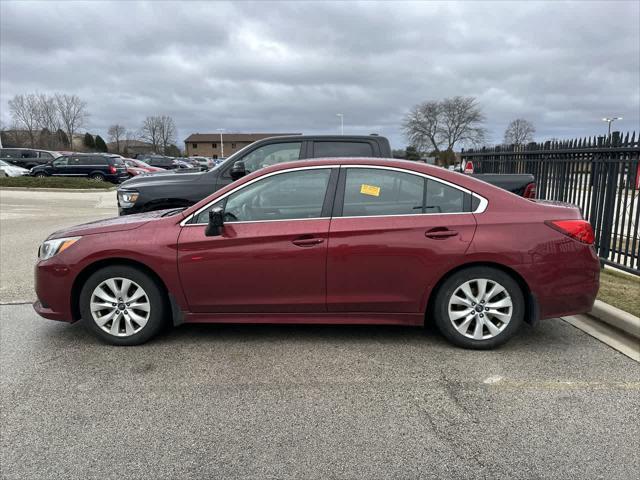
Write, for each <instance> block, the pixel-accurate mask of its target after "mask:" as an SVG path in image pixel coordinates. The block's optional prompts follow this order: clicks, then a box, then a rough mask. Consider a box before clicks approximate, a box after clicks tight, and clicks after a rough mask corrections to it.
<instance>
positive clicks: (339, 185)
mask: <svg viewBox="0 0 640 480" xmlns="http://www.w3.org/2000/svg"><path fill="white" fill-rule="evenodd" d="M592 243H593V232H592V229H591V226H590V225H589V223H588V222H586V221H585V220H583V219H582V217H581V215H580V211H579V210H578V209H577V208H576V207H573V206H570V205H566V204H557V203H547V202H542V201H538V202H534V201H530V200H525V199H523V198H521V197H518V196H516V195H513V194H511V193H509V192H506V191H504V190H501V189H498V188H496V187H494V186H492V185H489V184H487V183H484V182H481V181H479V180H475V179H473V178H471V177H468V176H465V175H462V174H459V173H454V172H449V171H447V170H445V169H441V168H437V167H433V166H429V165H424V164H420V163H415V162H404V161H398V160H380V159H377V160H373V159H364V158H350V159H331V160H307V161H299V162H293V163H285V164H278V165H274V166H271V167H267V168H263V169H261V170H259V171H257V172H254V173H252V174H251V175H248V176H246V177H244V178H242V179H240V180H238V181H237V182H235V183H232V184H231V185H229V186H227V187H226V188H223V189H222V190H219V191H217V192H215V193H214V194H212V195H211V196H209V197H208V198H206V199H204V200H202V201H201V202H199V203H197V204H195V205H193V206H191V207H189V208H186V209H174V210H165V211H160V212H157V211H156V212H150V213H143V214H138V215H131V216H126V217H117V218H113V219H110V220H104V221H98V222H94V223H89V224H85V225H80V226H77V227H72V228H68V229H65V230H62V231H59V232H56V233H54V234H53V235H51V236H50V237H49V238H48V239H47V240H46V241H45V242H44V243H43V244H42V246H41V247H40V251H39V261H38V264H37V265H36V293H37V295H38V300H37V301H36V302H35V304H34V307H35V309H36V311H37V312H38V313H39V314H40V315H42V316H43V317H45V318H50V319H54V320H62V321H66V322H74V321H76V320H79V319H81V318H82V319H84V321H85V323H86V324H87V326H88V327H89V328H90V329H91V330H92V331H93V332H95V334H97V335H98V336H99V337H100V338H102V339H103V340H106V341H107V342H109V343H112V344H117V345H135V344H140V343H142V342H145V341H147V340H149V339H150V338H152V337H153V336H154V335H156V334H157V333H158V332H159V331H160V330H161V328H162V327H163V325H165V324H173V325H178V324H181V323H183V322H197V323H203V322H235V323H324V324H329V323H344V324H393V325H414V326H420V325H423V324H424V323H425V322H429V321H433V322H435V324H436V325H437V326H438V328H439V330H440V331H441V332H442V334H443V335H444V336H445V337H446V338H447V339H449V340H450V341H451V342H453V343H455V344H457V345H460V346H463V347H469V348H492V347H495V346H497V345H500V344H502V343H504V342H505V341H507V340H508V339H509V338H510V337H512V336H513V335H514V334H515V332H516V331H517V330H518V327H519V326H520V325H521V324H522V322H530V323H534V322H536V321H537V320H539V319H544V318H552V317H558V316H561V315H570V314H576V313H582V312H587V311H589V310H590V309H591V306H592V305H593V302H594V299H595V297H596V293H597V291H598V282H599V262H598V258H597V256H596V253H595V251H594V248H593V246H592Z"/></svg>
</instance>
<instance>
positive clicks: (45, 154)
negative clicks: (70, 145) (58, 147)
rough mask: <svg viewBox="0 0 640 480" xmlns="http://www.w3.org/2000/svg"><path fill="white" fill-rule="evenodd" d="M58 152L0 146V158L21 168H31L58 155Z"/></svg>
mask: <svg viewBox="0 0 640 480" xmlns="http://www.w3.org/2000/svg"><path fill="white" fill-rule="evenodd" d="M60 156H61V154H60V152H54V151H51V150H37V149H34V148H0V160H4V161H7V162H11V163H12V164H13V165H15V166H17V167H22V168H27V169H29V168H33V167H35V166H36V165H43V164H45V163H48V162H50V161H52V160H55V159H56V158H58V157H60Z"/></svg>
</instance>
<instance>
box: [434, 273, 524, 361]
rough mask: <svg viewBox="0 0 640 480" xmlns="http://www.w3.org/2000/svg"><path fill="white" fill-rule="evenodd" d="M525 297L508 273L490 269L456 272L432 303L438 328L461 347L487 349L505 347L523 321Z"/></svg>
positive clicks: (443, 285)
mask: <svg viewBox="0 0 640 480" xmlns="http://www.w3.org/2000/svg"><path fill="white" fill-rule="evenodd" d="M524 309H525V304H524V297H523V294H522V290H521V289H520V286H519V285H518V283H517V282H516V281H515V280H514V279H513V278H512V277H511V276H510V275H509V274H507V273H505V272H503V271H501V270H498V269H495V268H490V267H471V268H467V269H465V270H461V271H459V272H456V273H455V274H453V275H452V276H451V277H449V278H448V279H447V280H446V281H445V282H444V283H443V284H442V286H441V287H440V289H439V290H438V292H437V294H436V300H435V308H434V313H435V321H436V325H437V326H438V329H439V330H440V332H442V334H443V335H444V336H445V337H446V338H447V339H448V340H450V341H451V342H453V343H454V344H456V345H459V346H461V347H464V348H475V349H489V348H494V347H497V346H499V345H502V344H504V343H505V342H506V341H507V340H509V339H510V338H511V337H512V336H513V335H514V334H515V333H516V331H517V330H518V328H519V327H520V325H521V324H522V321H523V319H524Z"/></svg>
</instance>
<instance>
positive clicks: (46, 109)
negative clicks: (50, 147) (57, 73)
mask: <svg viewBox="0 0 640 480" xmlns="http://www.w3.org/2000/svg"><path fill="white" fill-rule="evenodd" d="M37 97H38V105H39V108H38V113H39V114H40V117H39V119H38V121H39V124H40V128H46V129H47V130H49V131H50V132H57V131H58V129H59V128H60V127H61V126H62V120H61V118H60V112H59V111H58V106H57V104H56V99H55V97H52V96H49V95H46V94H44V93H38V94H37Z"/></svg>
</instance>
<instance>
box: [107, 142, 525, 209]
mask: <svg viewBox="0 0 640 480" xmlns="http://www.w3.org/2000/svg"><path fill="white" fill-rule="evenodd" d="M327 157H376V158H392V155H391V147H390V145H389V140H387V139H386V138H385V137H381V136H378V135H363V136H354V135H339V136H328V135H321V136H310V135H294V136H285V137H272V138H266V139H263V140H258V141H257V142H254V143H252V144H251V145H248V146H246V147H245V148H243V149H242V150H240V151H238V152H236V153H235V154H233V155H232V156H230V157H229V158H227V159H226V160H225V161H224V162H223V163H221V164H220V165H217V166H216V167H214V168H213V169H211V170H209V171H207V172H198V173H186V172H185V173H182V172H180V171H179V170H178V171H175V173H173V172H174V171H172V172H166V173H165V172H161V174H151V175H144V176H141V175H138V176H136V177H134V178H132V179H131V180H127V181H126V182H124V183H122V184H121V185H120V187H119V188H118V193H117V195H118V210H119V212H120V215H127V214H130V213H140V212H147V211H151V210H162V209H167V208H179V207H187V206H189V205H193V204H194V203H196V202H198V201H200V200H202V199H203V198H204V197H206V196H207V195H209V194H211V193H213V192H215V191H216V190H219V189H221V188H222V187H224V186H226V185H228V184H229V183H231V182H233V181H234V180H237V179H238V178H240V177H242V176H244V175H246V174H248V173H251V172H254V171H256V170H258V169H260V168H264V167H267V166H269V165H274V164H276V163H282V162H290V161H294V160H304V159H311V158H327ZM483 177H484V178H483ZM478 178H480V179H481V180H484V181H487V182H488V183H491V184H493V185H496V186H498V187H501V188H505V189H506V190H509V191H512V192H514V193H516V194H518V195H521V196H527V195H525V193H526V192H527V191H528V192H531V187H530V186H529V185H533V186H534V187H535V183H534V178H533V176H532V175H478Z"/></svg>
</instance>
